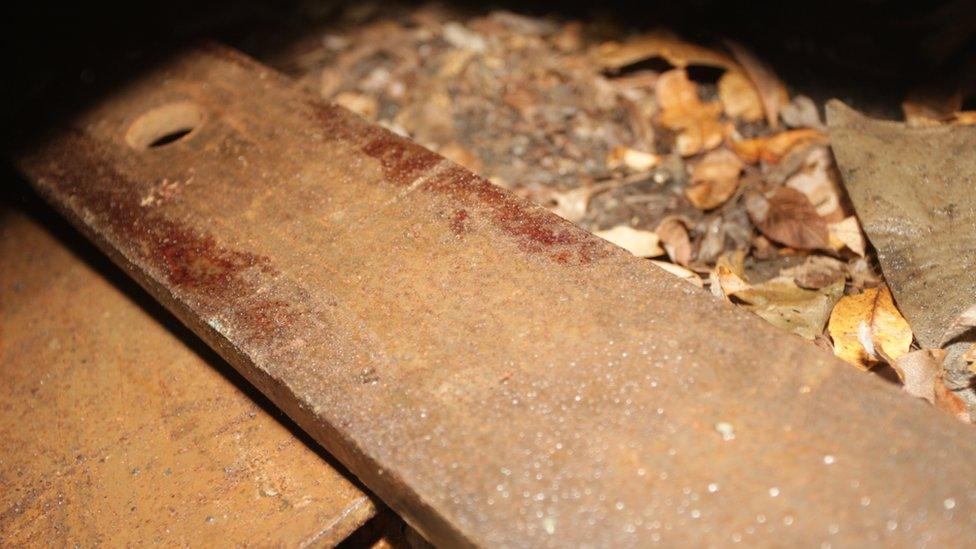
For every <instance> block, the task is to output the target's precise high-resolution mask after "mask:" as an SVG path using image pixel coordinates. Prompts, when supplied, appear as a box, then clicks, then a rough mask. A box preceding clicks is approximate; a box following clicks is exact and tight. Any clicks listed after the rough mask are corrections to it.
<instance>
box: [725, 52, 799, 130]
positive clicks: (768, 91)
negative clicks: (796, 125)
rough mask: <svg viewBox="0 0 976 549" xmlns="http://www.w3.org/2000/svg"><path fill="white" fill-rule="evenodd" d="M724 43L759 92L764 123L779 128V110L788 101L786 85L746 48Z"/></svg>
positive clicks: (788, 95) (770, 68)
mask: <svg viewBox="0 0 976 549" xmlns="http://www.w3.org/2000/svg"><path fill="white" fill-rule="evenodd" d="M726 45H727V46H728V47H729V50H730V51H731V52H732V56H733V57H734V58H735V60H736V61H738V62H739V65H741V66H742V69H743V70H744V71H745V73H746V75H748V76H749V79H750V80H752V83H753V85H754V86H755V87H756V90H757V91H758V92H759V96H760V98H761V99H762V105H763V111H764V112H765V114H766V123H768V124H769V127H771V128H773V129H774V130H775V129H777V128H779V110H780V109H781V108H782V107H783V105H786V104H787V103H789V102H790V94H789V93H788V92H787V91H786V86H785V85H784V84H783V82H782V81H781V80H780V79H779V77H777V76H776V73H775V72H773V69H772V67H770V66H769V65H767V64H766V63H764V62H762V61H760V60H759V58H757V57H756V56H755V54H753V53H752V51H750V50H749V49H748V48H746V47H745V46H743V45H742V44H739V43H737V42H733V41H729V42H726Z"/></svg>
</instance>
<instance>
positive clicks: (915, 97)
mask: <svg viewBox="0 0 976 549" xmlns="http://www.w3.org/2000/svg"><path fill="white" fill-rule="evenodd" d="M962 103H963V93H962V89H960V88H958V87H951V86H949V87H947V86H945V85H924V86H920V87H917V88H915V89H912V90H911V91H909V92H908V97H906V98H905V100H904V101H903V102H902V104H901V108H902V111H904V113H905V121H906V122H908V124H909V125H910V126H932V125H938V124H940V123H942V122H944V121H946V120H949V119H951V118H952V115H953V113H955V112H957V111H959V110H960V109H961V108H962Z"/></svg>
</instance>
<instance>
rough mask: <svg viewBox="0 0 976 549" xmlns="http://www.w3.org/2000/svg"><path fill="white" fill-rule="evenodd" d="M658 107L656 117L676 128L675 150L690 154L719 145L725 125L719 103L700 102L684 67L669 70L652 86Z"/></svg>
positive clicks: (684, 154) (667, 126)
mask: <svg viewBox="0 0 976 549" xmlns="http://www.w3.org/2000/svg"><path fill="white" fill-rule="evenodd" d="M654 89H655V93H656V95H657V99H658V103H659V104H660V107H661V112H660V114H659V120H660V122H661V125H662V126H664V127H665V128H668V129H671V130H675V131H677V132H678V136H677V138H676V139H675V149H676V150H677V152H678V154H680V155H681V156H692V155H694V154H698V153H699V152H703V151H709V150H712V149H714V148H715V147H717V146H719V145H720V144H721V143H722V140H723V139H724V138H725V125H724V124H722V122H720V121H719V118H718V117H719V115H720V114H721V112H722V105H721V104H720V103H717V102H712V103H702V101H701V99H699V97H698V87H697V85H696V84H695V83H694V82H692V81H691V80H689V79H688V74H687V73H686V72H685V71H684V70H683V69H675V70H671V71H668V72H666V73H664V74H662V75H661V76H660V78H658V80H657V82H656V83H655V86H654Z"/></svg>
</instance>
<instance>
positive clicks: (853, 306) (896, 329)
mask: <svg viewBox="0 0 976 549" xmlns="http://www.w3.org/2000/svg"><path fill="white" fill-rule="evenodd" d="M827 330H828V332H829V333H830V337H831V339H833V341H834V354H836V355H837V356H839V357H840V358H842V359H844V360H845V361H847V362H849V363H851V364H853V365H855V366H857V367H858V368H861V369H863V370H868V369H870V368H871V367H873V366H874V365H875V364H877V363H878V362H880V361H882V360H884V361H886V362H889V363H893V362H894V361H896V360H898V359H899V358H901V357H902V356H904V355H906V354H907V353H908V350H909V348H910V347H911V345H912V337H913V336H912V329H911V327H910V326H909V325H908V322H907V321H906V320H905V318H904V317H903V316H901V313H900V312H898V309H897V308H896V307H895V303H894V301H893V300H892V298H891V290H889V289H888V287H887V286H882V287H880V288H870V289H867V290H865V291H864V292H862V293H860V294H856V295H849V296H844V297H843V298H841V300H840V301H839V302H838V303H837V305H836V306H835V307H834V310H833V312H832V313H831V314H830V322H829V323H828V325H827Z"/></svg>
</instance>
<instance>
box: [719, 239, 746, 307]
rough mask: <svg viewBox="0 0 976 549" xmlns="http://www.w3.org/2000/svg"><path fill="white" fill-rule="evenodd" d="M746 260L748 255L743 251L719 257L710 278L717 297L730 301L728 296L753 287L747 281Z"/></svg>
mask: <svg viewBox="0 0 976 549" xmlns="http://www.w3.org/2000/svg"><path fill="white" fill-rule="evenodd" d="M745 258H746V253H745V252H744V251H742V250H736V251H734V252H731V253H724V254H722V255H721V256H719V258H718V260H717V261H716V262H715V268H714V269H712V272H711V273H710V274H709V276H708V279H709V284H710V285H711V286H710V287H711V290H712V294H713V295H714V296H715V297H720V298H724V299H726V300H728V296H730V295H732V294H734V293H736V292H740V291H744V290H748V289H749V288H750V287H751V286H750V285H749V283H748V282H747V281H746V279H745Z"/></svg>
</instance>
